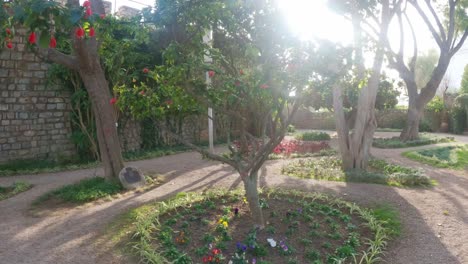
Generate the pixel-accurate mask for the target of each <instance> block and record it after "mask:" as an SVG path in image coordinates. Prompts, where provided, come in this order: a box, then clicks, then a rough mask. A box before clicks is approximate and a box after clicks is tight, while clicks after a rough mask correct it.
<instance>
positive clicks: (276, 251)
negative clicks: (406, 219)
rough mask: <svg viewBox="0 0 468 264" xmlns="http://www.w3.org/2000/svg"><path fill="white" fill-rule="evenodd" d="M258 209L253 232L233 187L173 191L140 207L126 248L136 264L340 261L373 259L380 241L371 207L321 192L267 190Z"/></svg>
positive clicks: (380, 228)
mask: <svg viewBox="0 0 468 264" xmlns="http://www.w3.org/2000/svg"><path fill="white" fill-rule="evenodd" d="M261 206H262V208H263V212H264V216H265V220H266V223H267V225H266V227H265V228H264V229H261V230H260V229H253V228H252V226H253V221H252V219H251V217H250V214H249V211H248V205H247V203H246V201H245V199H244V198H243V196H242V194H241V192H239V191H235V192H229V193H226V192H218V193H207V194H204V195H201V194H196V193H190V194H181V195H178V196H177V197H176V198H174V199H172V200H169V201H165V202H160V203H157V204H154V205H151V206H146V207H145V210H144V212H145V213H144V214H142V215H140V216H138V217H137V218H136V219H137V221H136V223H135V230H136V232H135V233H134V235H133V238H134V239H135V241H134V243H132V245H133V246H132V248H133V249H134V250H135V253H136V254H137V255H138V256H139V258H140V260H141V261H142V262H144V263H178V264H182V263H230V264H244V263H255V264H267V263H348V262H350V261H353V260H354V259H356V260H358V261H359V260H360V259H364V258H366V259H367V260H371V261H372V260H376V258H378V256H379V254H380V253H381V252H382V250H383V247H384V246H385V244H386V240H387V239H388V234H389V230H388V229H387V228H386V227H384V225H383V223H384V222H383V221H380V220H377V219H376V217H375V216H374V215H373V214H372V212H371V211H369V210H366V209H362V208H360V207H358V206H356V205H355V204H352V203H348V202H344V201H341V200H338V199H333V198H328V197H326V196H324V195H320V194H312V193H302V192H293V191H287V192H286V191H269V192H268V193H266V194H262V195H261ZM149 207H151V210H149V209H148V208H149ZM340 261H341V262H340Z"/></svg>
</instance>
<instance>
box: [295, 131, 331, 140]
mask: <svg viewBox="0 0 468 264" xmlns="http://www.w3.org/2000/svg"><path fill="white" fill-rule="evenodd" d="M296 139H297V140H303V141H322V140H330V139H331V138H330V135H329V134H328V133H325V132H305V133H301V134H299V135H296Z"/></svg>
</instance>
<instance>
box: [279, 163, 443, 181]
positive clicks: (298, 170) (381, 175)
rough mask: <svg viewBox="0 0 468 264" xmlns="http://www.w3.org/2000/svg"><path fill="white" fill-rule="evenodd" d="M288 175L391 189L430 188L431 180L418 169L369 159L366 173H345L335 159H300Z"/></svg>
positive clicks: (287, 170)
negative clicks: (377, 185) (391, 187)
mask: <svg viewBox="0 0 468 264" xmlns="http://www.w3.org/2000/svg"><path fill="white" fill-rule="evenodd" d="M282 173H283V174H285V175H288V176H293V177H298V178H303V179H317V180H327V181H346V182H365V183H376V184H384V185H390V186H398V187H402V186H408V187H411V186H431V185H433V184H434V182H433V181H431V179H430V178H429V177H427V176H425V175H423V174H422V173H421V171H420V170H418V169H413V168H407V167H403V166H400V165H395V164H390V163H387V162H386V161H384V160H375V159H374V160H370V161H369V166H368V170H367V171H362V170H350V171H343V169H342V162H341V160H340V159H339V158H338V157H336V156H330V157H322V158H309V159H301V160H298V161H294V162H291V163H289V164H287V165H286V166H284V167H283V169H282Z"/></svg>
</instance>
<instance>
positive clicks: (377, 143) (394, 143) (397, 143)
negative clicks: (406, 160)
mask: <svg viewBox="0 0 468 264" xmlns="http://www.w3.org/2000/svg"><path fill="white" fill-rule="evenodd" d="M453 141H455V139H454V138H453V137H434V136H427V135H422V136H421V137H420V138H419V139H415V140H408V141H401V140H400V138H399V137H392V138H375V139H374V142H373V143H372V146H374V147H376V148H408V147H416V146H423V145H431V144H438V143H448V142H453Z"/></svg>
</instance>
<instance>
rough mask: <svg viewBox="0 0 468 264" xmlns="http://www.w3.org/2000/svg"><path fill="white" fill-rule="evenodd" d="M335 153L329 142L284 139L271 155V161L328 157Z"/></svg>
mask: <svg viewBox="0 0 468 264" xmlns="http://www.w3.org/2000/svg"><path fill="white" fill-rule="evenodd" d="M335 153H336V152H335V151H333V150H332V149H331V148H330V146H329V145H328V143H327V142H325V141H321V142H314V141H302V140H289V139H283V140H282V141H281V143H280V144H278V145H277V146H276V147H275V148H274V149H273V153H272V154H270V157H269V158H270V159H278V158H298V157H310V156H327V155H333V154H335Z"/></svg>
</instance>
